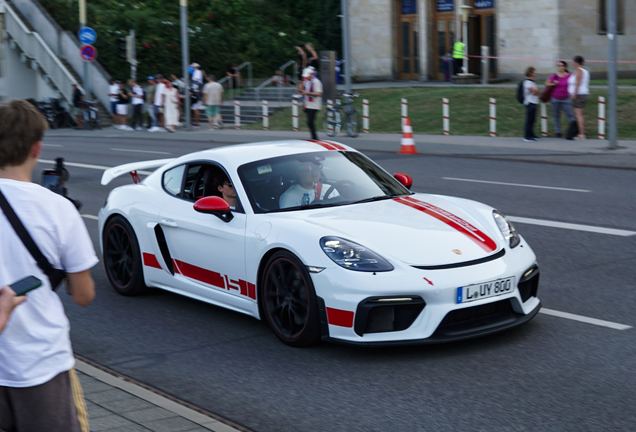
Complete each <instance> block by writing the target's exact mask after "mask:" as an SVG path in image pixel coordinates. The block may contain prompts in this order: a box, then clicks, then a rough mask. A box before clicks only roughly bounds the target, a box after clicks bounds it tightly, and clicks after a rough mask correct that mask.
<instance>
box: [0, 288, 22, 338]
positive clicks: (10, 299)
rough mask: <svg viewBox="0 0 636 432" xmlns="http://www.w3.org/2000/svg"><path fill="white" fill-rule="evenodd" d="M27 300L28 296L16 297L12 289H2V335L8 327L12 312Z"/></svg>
mask: <svg viewBox="0 0 636 432" xmlns="http://www.w3.org/2000/svg"><path fill="white" fill-rule="evenodd" d="M25 300H26V296H20V297H18V296H16V295H15V292H14V291H13V290H12V289H11V287H9V286H3V287H0V334H2V331H3V330H4V328H5V327H6V326H7V322H9V317H10V316H11V312H13V310H14V309H15V308H16V307H18V306H19V305H20V304H21V303H24V302H25Z"/></svg>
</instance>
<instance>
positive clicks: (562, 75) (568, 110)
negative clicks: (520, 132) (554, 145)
mask: <svg viewBox="0 0 636 432" xmlns="http://www.w3.org/2000/svg"><path fill="white" fill-rule="evenodd" d="M570 75H571V74H570V73H569V72H568V64H567V63H566V62H564V61H559V62H557V72H556V73H554V74H552V75H550V77H549V78H548V79H547V80H546V82H545V85H546V86H548V87H552V88H553V89H552V97H551V98H550V104H551V105H552V115H553V116H554V129H555V131H556V136H557V138H561V137H562V136H563V133H562V132H561V110H563V112H564V113H565V115H566V117H567V118H568V124H569V123H572V122H573V121H575V120H576V119H575V117H574V114H572V101H571V99H570V95H569V94H568V78H570Z"/></svg>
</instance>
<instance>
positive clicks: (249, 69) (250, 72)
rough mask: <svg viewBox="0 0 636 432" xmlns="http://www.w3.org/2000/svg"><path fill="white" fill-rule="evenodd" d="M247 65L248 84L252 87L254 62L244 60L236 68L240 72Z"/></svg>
mask: <svg viewBox="0 0 636 432" xmlns="http://www.w3.org/2000/svg"><path fill="white" fill-rule="evenodd" d="M245 66H247V86H248V87H250V88H251V87H252V63H250V62H243V63H241V64H240V65H239V67H237V68H236V72H237V73H238V72H239V71H240V70H241V69H243V68H244V67H245Z"/></svg>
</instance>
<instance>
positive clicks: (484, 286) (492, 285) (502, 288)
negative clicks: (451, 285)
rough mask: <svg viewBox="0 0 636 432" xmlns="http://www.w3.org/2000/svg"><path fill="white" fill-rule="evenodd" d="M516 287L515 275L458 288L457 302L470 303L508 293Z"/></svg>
mask: <svg viewBox="0 0 636 432" xmlns="http://www.w3.org/2000/svg"><path fill="white" fill-rule="evenodd" d="M514 289H515V278H514V276H511V277H507V278H503V279H497V280H494V281H490V282H483V283H479V284H474V285H468V286H464V287H459V288H457V303H468V302H472V301H475V300H481V299H485V298H488V297H496V296H500V295H502V294H508V293H511V292H513V291H514Z"/></svg>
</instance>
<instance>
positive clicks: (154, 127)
mask: <svg viewBox="0 0 636 432" xmlns="http://www.w3.org/2000/svg"><path fill="white" fill-rule="evenodd" d="M157 131H159V128H158V127H157V126H153V127H151V128H150V129H148V132H157Z"/></svg>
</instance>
